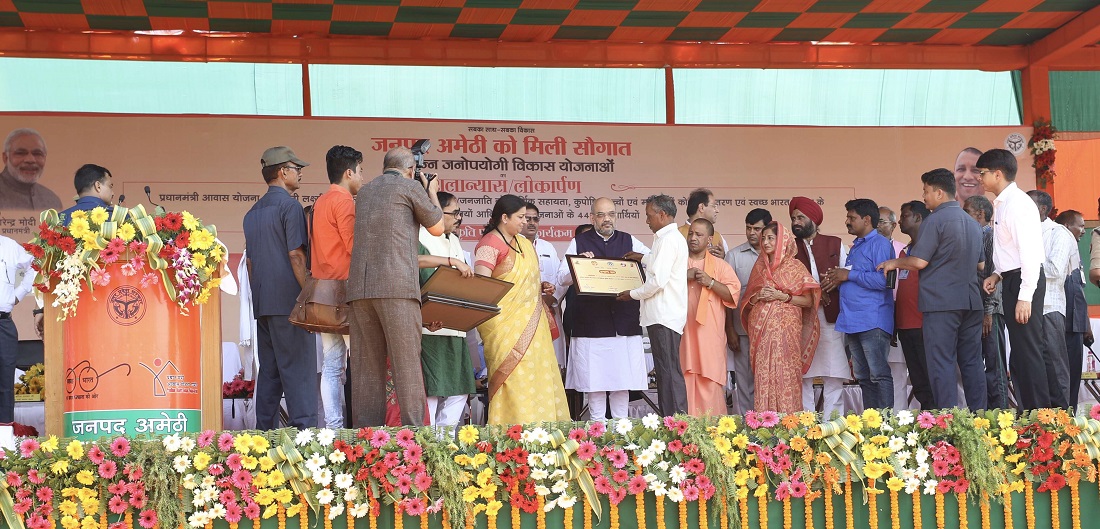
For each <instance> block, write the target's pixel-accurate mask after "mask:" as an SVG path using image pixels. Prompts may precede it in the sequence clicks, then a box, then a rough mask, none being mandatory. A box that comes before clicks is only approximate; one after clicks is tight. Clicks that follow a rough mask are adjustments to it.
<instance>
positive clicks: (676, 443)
mask: <svg viewBox="0 0 1100 529" xmlns="http://www.w3.org/2000/svg"><path fill="white" fill-rule="evenodd" d="M683 449H684V443H683V442H681V441H680V440H679V439H674V440H673V441H672V442H670V443H668V451H669V452H672V453H673V454H675V453H678V452H679V451H680V450H683Z"/></svg>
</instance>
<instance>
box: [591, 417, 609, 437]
mask: <svg viewBox="0 0 1100 529" xmlns="http://www.w3.org/2000/svg"><path fill="white" fill-rule="evenodd" d="M606 431H607V427H605V426H604V424H603V423H602V422H600V421H596V422H593V423H592V424H590V425H588V436H589V437H600V436H602V435H603V434H604V432H606Z"/></svg>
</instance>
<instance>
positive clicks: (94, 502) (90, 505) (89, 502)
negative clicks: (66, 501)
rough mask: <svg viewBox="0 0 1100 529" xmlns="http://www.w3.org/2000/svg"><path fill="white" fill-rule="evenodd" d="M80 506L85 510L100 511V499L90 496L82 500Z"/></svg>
mask: <svg viewBox="0 0 1100 529" xmlns="http://www.w3.org/2000/svg"><path fill="white" fill-rule="evenodd" d="M80 507H81V508H82V509H84V512H99V500H98V499H95V498H88V499H86V500H83V501H81V502H80Z"/></svg>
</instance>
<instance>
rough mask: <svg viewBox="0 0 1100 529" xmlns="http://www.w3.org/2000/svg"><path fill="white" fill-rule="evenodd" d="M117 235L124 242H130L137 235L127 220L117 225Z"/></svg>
mask: <svg viewBox="0 0 1100 529" xmlns="http://www.w3.org/2000/svg"><path fill="white" fill-rule="evenodd" d="M115 235H118V237H119V238H120V239H122V240H124V241H126V242H130V241H132V240H133V239H134V237H135V236H137V230H136V229H134V225H133V224H130V223H129V222H127V223H125V224H123V225H122V226H119V227H118V232H116V233H115Z"/></svg>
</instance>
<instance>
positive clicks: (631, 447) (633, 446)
mask: <svg viewBox="0 0 1100 529" xmlns="http://www.w3.org/2000/svg"><path fill="white" fill-rule="evenodd" d="M639 448H641V447H640V446H638V445H636V444H634V443H630V444H628V445H626V446H624V447H623V450H626V451H627V452H633V451H635V450H637V449H639Z"/></svg>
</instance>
